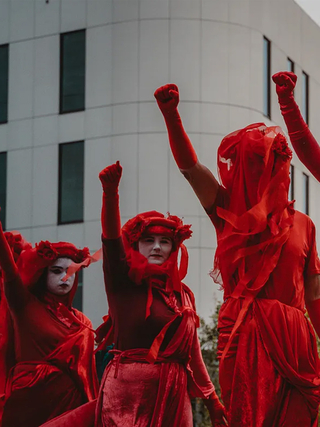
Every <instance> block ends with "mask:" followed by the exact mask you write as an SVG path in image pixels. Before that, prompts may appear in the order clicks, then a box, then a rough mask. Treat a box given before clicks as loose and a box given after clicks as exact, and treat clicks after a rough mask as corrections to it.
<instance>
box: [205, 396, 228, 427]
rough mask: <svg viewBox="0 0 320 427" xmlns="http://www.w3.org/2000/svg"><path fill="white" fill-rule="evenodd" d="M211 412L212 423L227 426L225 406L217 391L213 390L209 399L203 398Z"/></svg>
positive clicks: (220, 426) (218, 426) (219, 426)
mask: <svg viewBox="0 0 320 427" xmlns="http://www.w3.org/2000/svg"><path fill="white" fill-rule="evenodd" d="M203 401H204V403H205V405H206V407H207V409H208V411H209V414H210V419H211V423H212V425H213V426H215V427H222V426H227V425H228V422H227V418H226V413H225V408H224V406H223V405H222V403H221V402H220V400H219V398H218V396H217V394H216V392H213V393H212V394H211V395H210V396H209V399H204V400H203Z"/></svg>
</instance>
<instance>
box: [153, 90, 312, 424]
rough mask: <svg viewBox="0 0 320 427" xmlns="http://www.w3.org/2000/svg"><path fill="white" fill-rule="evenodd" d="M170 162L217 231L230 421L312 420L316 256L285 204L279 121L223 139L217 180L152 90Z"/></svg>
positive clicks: (298, 218)
mask: <svg viewBox="0 0 320 427" xmlns="http://www.w3.org/2000/svg"><path fill="white" fill-rule="evenodd" d="M155 98H156V100H157V103H158V106H159V108H160V110H161V112H162V113H163V116H164V119H165V123H166V125H167V129H168V135H169V142H170V146H171V150H172V153H173V155H174V158H175V160H176V163H177V165H178V167H179V169H180V170H181V171H182V173H183V174H184V175H185V177H186V178H187V179H188V181H189V182H190V184H191V186H192V188H193V189H194V191H195V193H196V195H197V197H198V198H199V200H200V203H201V204H202V206H203V207H204V209H205V210H206V212H207V214H208V216H209V218H210V219H211V221H212V223H213V225H214V226H215V229H216V233H217V250H216V254H215V262H214V268H213V271H212V277H213V278H214V280H215V281H216V282H218V283H220V284H221V285H222V286H223V290H224V302H223V304H222V306H221V309H220V312H219V319H218V330H219V339H218V356H219V358H220V367H219V380H220V385H221V393H222V400H223V402H224V404H225V407H226V413H227V418H228V422H229V426H231V427H240V426H241V427H267V426H268V427H279V426H282V427H289V426H303V427H308V426H309V427H311V426H313V427H315V426H316V425H317V413H318V407H319V403H320V377H319V359H318V353H317V345H316V340H315V335H314V331H313V328H312V326H311V324H310V323H309V321H308V320H307V318H306V316H305V306H307V310H308V313H309V315H310V318H311V320H312V323H313V325H314V327H315V329H316V331H317V334H318V335H320V261H319V258H318V255H317V250H316V242H315V227H314V224H313V223H312V221H311V219H310V218H309V217H308V216H307V215H304V214H303V213H301V212H298V211H295V210H294V208H293V202H289V201H288V189H289V183H290V178H289V168H290V159H291V156H292V153H291V150H290V149H289V147H288V145H287V142H286V138H285V136H284V135H283V133H282V131H281V129H280V128H279V127H267V126H265V124H264V123H255V124H252V125H249V126H247V127H245V128H244V129H241V130H238V131H235V132H233V133H231V134H230V135H227V136H226V137H225V138H223V140H222V142H221V144H220V146H219V148H218V171H219V176H220V179H221V185H220V184H219V183H218V182H217V180H216V179H215V177H214V176H213V174H212V173H211V172H210V171H209V170H208V169H207V168H206V167H205V166H204V165H202V164H201V162H200V161H199V160H198V157H197V155H196V153H195V150H194V148H193V147H192V144H191V142H190V140H189V138H188V136H187V134H186V132H185V131H184V128H183V125H182V121H181V118H180V115H179V112H178V109H177V106H178V103H179V91H178V88H177V86H176V85H172V84H169V85H165V86H162V87H161V88H159V89H157V90H156V92H155Z"/></svg>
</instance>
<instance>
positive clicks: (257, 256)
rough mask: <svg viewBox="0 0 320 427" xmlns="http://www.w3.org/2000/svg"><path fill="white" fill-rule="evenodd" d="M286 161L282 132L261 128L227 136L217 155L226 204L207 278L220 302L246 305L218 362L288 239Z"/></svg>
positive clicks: (288, 153)
mask: <svg viewBox="0 0 320 427" xmlns="http://www.w3.org/2000/svg"><path fill="white" fill-rule="evenodd" d="M291 157H292V152H291V150H290V149H289V147H288V145H287V141H286V138H285V136H284V134H283V132H282V130H281V128H279V127H274V126H273V127H267V126H265V124H264V123H254V124H252V125H249V126H247V127H245V128H244V129H241V130H238V131H236V132H233V133H231V134H230V135H227V136H226V137H225V138H224V139H223V140H222V142H221V144H220V147H219V149H218V169H219V174H220V179H221V182H222V185H223V186H224V190H223V191H224V197H225V200H226V203H224V207H225V208H224V209H222V208H221V207H217V216H218V217H220V219H221V220H222V221H221V224H222V225H221V227H220V228H219V230H218V233H217V236H218V245H217V250H216V254H215V260H214V270H213V272H212V277H213V279H214V280H215V281H216V282H217V283H220V284H222V286H223V288H224V294H225V297H230V296H232V297H234V298H240V297H241V298H244V299H245V301H244V304H243V306H242V310H241V312H240V314H239V317H238V319H237V321H236V324H235V326H234V328H233V331H232V333H231V336H230V339H229V343H228V345H227V346H226V348H225V350H224V354H223V356H222V360H223V358H224V356H225V354H226V353H227V351H228V348H229V346H230V344H231V341H232V339H233V337H234V335H235V333H236V331H237V329H238V328H239V326H240V325H241V323H242V321H243V319H244V317H245V315H246V312H247V310H248V307H249V306H250V304H251V303H252V301H253V299H254V298H255V296H256V295H257V294H258V293H259V292H260V290H261V289H262V288H263V286H264V285H265V284H266V282H267V281H268V279H269V277H270V274H271V273H272V272H273V270H274V269H275V267H276V265H277V262H278V260H279V257H280V253H281V249H282V247H283V245H284V244H285V243H286V241H287V240H288V238H289V234H290V229H291V227H292V224H293V216H294V209H293V202H289V201H288V190H289V184H290V178H289V168H290V160H291Z"/></svg>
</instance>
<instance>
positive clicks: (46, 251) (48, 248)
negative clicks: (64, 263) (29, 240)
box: [36, 240, 59, 261]
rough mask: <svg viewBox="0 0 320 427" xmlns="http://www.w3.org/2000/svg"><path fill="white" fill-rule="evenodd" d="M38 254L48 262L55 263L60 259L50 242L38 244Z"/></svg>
mask: <svg viewBox="0 0 320 427" xmlns="http://www.w3.org/2000/svg"><path fill="white" fill-rule="evenodd" d="M36 249H37V254H38V255H39V256H40V257H41V258H43V259H46V260H48V261H54V260H55V259H57V258H58V255H59V254H58V252H57V251H56V250H55V249H54V248H53V247H52V245H51V243H50V242H48V240H46V241H43V240H41V242H39V243H37V244H36Z"/></svg>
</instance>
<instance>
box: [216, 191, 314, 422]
mask: <svg viewBox="0 0 320 427" xmlns="http://www.w3.org/2000/svg"><path fill="white" fill-rule="evenodd" d="M225 200H226V197H225V192H224V189H223V188H222V187H221V188H220V190H219V193H218V198H217V200H216V204H215V208H217V207H225V206H226V203H225ZM210 218H211V220H212V222H213V224H214V225H215V226H216V230H217V234H218V236H219V233H220V232H221V231H222V227H221V226H222V221H219V219H218V217H217V215H216V214H215V212H214V213H213V214H211V215H210ZM314 274H320V262H319V259H318V257H317V251H316V245H315V229H314V225H313V223H312V221H311V220H310V218H309V217H307V216H306V215H304V214H302V213H300V212H297V211H296V212H295V215H294V222H293V226H292V228H291V232H290V236H289V239H288V241H287V242H286V243H285V245H284V246H283V248H282V252H281V255H280V258H279V260H278V264H277V266H276V268H275V269H274V271H273V273H272V275H271V276H270V278H269V280H268V281H267V283H266V285H265V286H264V288H263V289H262V290H261V291H260V293H259V294H258V296H257V297H256V298H255V300H254V302H253V304H252V305H251V307H250V308H249V309H248V312H247V315H246V317H245V319H244V321H243V322H242V325H241V326H240V328H239V330H238V333H237V334H236V336H235V337H234V339H233V342H232V344H231V347H230V349H229V351H228V353H227V355H226V357H225V359H224V362H223V363H222V365H221V366H220V384H221V391H222V398H223V401H224V404H225V406H226V409H227V411H228V416H229V418H228V421H229V425H230V426H232V427H233V426H239V427H240V426H250V427H253V426H254V427H260V426H264V425H267V426H268V427H269V426H270V427H273V426H274V427H276V426H280V425H281V426H282V425H283V426H288V427H289V426H293V425H297V426H298V425H301V426H305V427H307V426H313V425H316V424H315V423H316V419H317V412H318V406H319V402H320V378H319V360H318V353H317V346H316V341H315V336H314V332H313V329H312V327H311V325H310V323H309V321H308V320H307V319H306V317H305V316H304V311H305V309H304V305H305V303H304V279H305V277H306V276H307V275H314ZM235 289H236V284H235V283H234V284H232V283H225V298H226V300H225V302H224V304H223V305H222V307H221V310H220V313H219V323H218V328H219V344H218V348H219V355H220V357H221V355H222V354H223V351H224V349H225V347H226V345H227V343H228V341H229V338H230V335H231V332H232V330H233V328H234V325H235V324H236V322H237V319H238V317H239V314H240V312H241V309H242V307H243V305H244V301H245V300H244V299H241V298H240V299H236V298H234V297H232V293H233V292H234V290H235ZM302 396H303V397H302Z"/></svg>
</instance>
